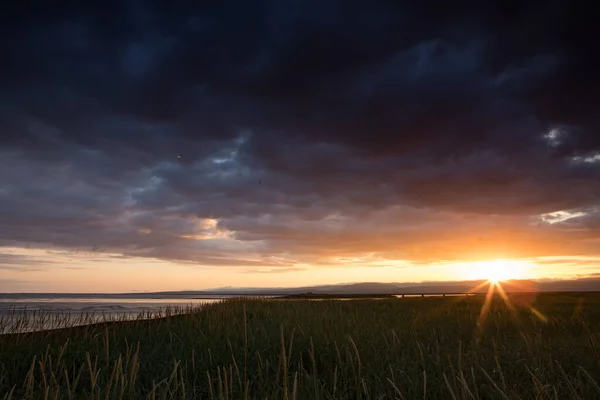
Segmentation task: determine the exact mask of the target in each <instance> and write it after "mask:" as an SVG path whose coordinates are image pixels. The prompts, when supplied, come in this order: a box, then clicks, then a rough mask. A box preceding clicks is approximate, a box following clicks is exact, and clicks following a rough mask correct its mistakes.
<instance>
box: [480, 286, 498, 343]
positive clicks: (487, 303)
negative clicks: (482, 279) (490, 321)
mask: <svg viewBox="0 0 600 400" xmlns="http://www.w3.org/2000/svg"><path fill="white" fill-rule="evenodd" d="M494 286H495V285H493V284H491V283H490V286H489V288H488V291H487V293H486V295H485V301H484V303H483V306H482V307H481V312H480V313H479V318H478V319H477V326H478V327H479V330H480V331H481V330H483V324H484V323H485V320H486V318H487V316H488V314H489V312H490V308H491V306H492V298H493V297H494Z"/></svg>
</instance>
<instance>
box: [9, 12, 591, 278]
mask: <svg viewBox="0 0 600 400" xmlns="http://www.w3.org/2000/svg"><path fill="white" fill-rule="evenodd" d="M431 10H436V11H435V12H432V11H431ZM3 18H5V21H4V23H2V24H1V25H2V28H0V29H2V32H1V33H2V39H1V40H0V51H1V52H2V54H3V55H4V57H3V59H4V60H5V61H4V62H3V63H2V65H1V66H0V84H1V85H2V91H1V92H0V121H1V122H0V124H1V125H0V130H1V131H2V134H1V135H2V136H1V138H0V146H1V147H0V156H1V159H0V163H2V168H1V169H0V244H3V245H10V246H20V245H25V244H28V245H35V246H40V247H54V246H56V247H59V248H70V249H87V250H97V251H109V252H118V253H123V254H125V255H132V256H134V255H135V256H148V257H157V258H163V259H170V260H178V261H190V262H198V263H203V264H212V265H248V266H255V265H256V266H273V267H281V266H287V267H289V266H290V265H293V264H296V263H299V262H300V263H311V262H315V260H317V261H318V262H321V263H325V262H328V261H327V257H332V256H336V255H353V254H361V253H369V252H380V253H382V254H383V255H385V256H386V257H388V258H395V259H409V260H412V261H415V262H419V261H423V260H429V259H430V258H432V257H433V258H435V257H441V258H460V257H464V256H465V252H466V251H467V250H466V249H468V248H469V246H473V245H475V246H478V247H483V248H484V249H487V250H489V251H490V252H493V251H497V252H498V251H500V250H501V249H500V250H499V249H497V247H498V245H497V244H494V240H496V241H498V240H500V238H502V240H507V239H506V238H507V237H510V238H512V239H514V240H519V241H520V243H521V245H518V244H514V245H513V252H514V253H516V254H519V255H530V254H536V255H539V254H542V253H544V251H545V249H547V248H548V246H552V252H556V253H557V254H558V253H560V252H566V253H569V254H579V253H582V254H590V253H593V251H594V250H593V249H594V245H593V243H594V241H595V240H597V239H598V224H597V221H595V220H593V219H591V218H592V217H591V215H588V214H589V213H586V216H587V220H586V221H588V222H586V223H581V224H580V225H581V226H579V227H578V229H573V228H572V226H571V225H570V224H568V223H567V222H561V223H558V224H554V225H552V226H550V225H549V224H546V223H543V222H540V220H539V217H538V216H539V215H540V214H545V213H551V212H555V211H559V210H574V211H573V212H575V211H576V210H584V209H585V210H589V209H592V208H594V207H596V206H597V205H598V202H599V196H600V162H599V161H598V160H597V159H595V158H594V156H595V154H596V153H597V152H599V151H600V132H599V127H600V125H599V124H600V119H599V116H598V115H599V114H598V113H597V111H596V110H597V109H598V106H599V104H598V101H597V95H598V94H599V93H600V90H599V89H600V88H599V83H598V79H597V78H596V77H595V71H596V70H598V67H600V63H599V60H598V55H597V54H596V52H594V51H592V49H593V48H594V44H595V43H594V42H593V38H594V37H595V35H594V32H593V31H594V30H597V27H596V24H595V23H591V22H593V21H591V16H590V14H589V13H586V12H585V10H583V9H581V8H580V7H578V6H577V5H576V4H573V3H569V4H567V3H566V2H560V1H555V2H550V3H548V2H527V4H522V5H517V6H511V7H505V6H502V7H500V6H495V5H490V4H489V3H488V4H486V5H484V3H473V4H467V3H461V4H455V3H453V4H452V5H449V4H447V3H440V4H435V5H434V4H423V5H413V4H410V3H409V2H407V4H401V3H399V2H398V3H389V2H356V1H351V2H341V1H329V2H299V1H298V2H296V1H294V2H281V1H263V2H241V1H226V2H213V3H210V2H209V3H207V2H201V3H198V4H188V5H187V6H185V7H174V6H173V7H165V6H161V5H159V4H151V3H147V2H136V1H127V2H120V3H111V4H105V3H98V4H96V5H93V4H87V3H86V4H85V5H84V4H83V3H82V4H78V3H77V4H67V3H66V2H63V3H60V4H56V5H53V6H52V7H48V8H44V7H41V8H36V9H27V8H26V5H24V4H20V5H13V6H11V9H10V11H9V12H7V13H5V14H4V16H3ZM532 221H534V222H532ZM574 222H575V221H571V224H572V223H574ZM481 231H484V232H487V233H486V234H487V235H488V236H489V238H488V239H485V238H484V239H481V240H480V239H478V236H481V234H480V233H479V232H481ZM473 232H476V233H473ZM457 233H460V235H462V236H460V237H461V242H460V243H459V239H457ZM486 234H484V236H485V235H486ZM482 240H483V242H484V243H487V244H483V245H482ZM567 242H569V243H571V244H569V245H567V244H566V243H567ZM519 246H521V247H519ZM432 249H433V250H435V251H433V250H432Z"/></svg>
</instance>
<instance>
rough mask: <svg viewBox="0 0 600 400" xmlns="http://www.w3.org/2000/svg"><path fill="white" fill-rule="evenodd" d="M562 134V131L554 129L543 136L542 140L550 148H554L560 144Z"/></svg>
mask: <svg viewBox="0 0 600 400" xmlns="http://www.w3.org/2000/svg"><path fill="white" fill-rule="evenodd" d="M563 134H564V132H563V131H561V130H560V129H558V128H554V129H551V130H550V131H549V132H548V133H546V134H545V135H544V139H546V141H547V142H548V144H549V145H550V146H552V147H556V146H558V145H559V144H560V139H561V137H562V135H563Z"/></svg>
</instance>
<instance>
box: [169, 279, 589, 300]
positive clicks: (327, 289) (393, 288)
mask: <svg viewBox="0 0 600 400" xmlns="http://www.w3.org/2000/svg"><path fill="white" fill-rule="evenodd" d="M478 286H481V287H479V289H477V290H475V291H474V292H475V293H484V292H486V291H487V290H488V284H487V281H485V280H478V281H456V282H418V283H413V282H403V283H402V282H392V283H381V282H362V283H350V284H338V285H320V286H303V287H295V288H267V287H264V288H234V287H227V288H218V289H210V290H201V291H180V292H160V293H161V294H169V295H175V294H179V295H182V294H183V295H189V296H200V295H272V296H277V295H289V294H299V293H314V294H340V295H344V294H441V293H467V292H470V291H473V289H475V288H477V287H478ZM502 287H503V288H504V289H505V291H507V292H532V291H533V292H591V291H600V277H598V278H582V279H570V280H549V279H547V280H536V281H533V280H509V281H505V282H502ZM157 294H158V293H157Z"/></svg>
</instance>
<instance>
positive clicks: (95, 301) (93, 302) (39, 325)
mask: <svg viewBox="0 0 600 400" xmlns="http://www.w3.org/2000/svg"><path fill="white" fill-rule="evenodd" d="M223 298H224V297H217V296H215V297H214V298H205V299H193V298H182V297H177V296H173V297H161V298H149V297H140V298H135V297H128V298H111V297H110V296H93V297H72V296H68V297H60V296H49V297H40V296H33V297H27V296H23V297H14V296H13V297H11V298H0V334H3V333H9V332H27V331H36V330H42V329H56V328H62V327H66V326H75V325H84V324H89V323H94V322H99V321H105V320H131V319H137V318H144V319H145V318H152V317H156V316H160V315H161V314H164V313H165V312H166V311H167V310H169V311H170V312H171V313H174V314H177V313H182V312H185V311H186V310H188V311H189V309H190V308H192V307H200V306H202V305H203V304H209V303H214V302H218V301H221V300H222V299H223Z"/></svg>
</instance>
